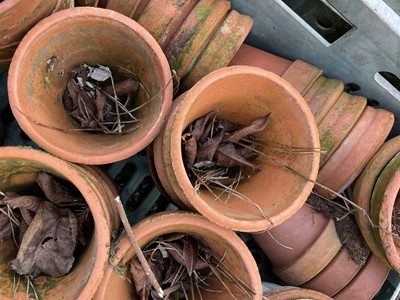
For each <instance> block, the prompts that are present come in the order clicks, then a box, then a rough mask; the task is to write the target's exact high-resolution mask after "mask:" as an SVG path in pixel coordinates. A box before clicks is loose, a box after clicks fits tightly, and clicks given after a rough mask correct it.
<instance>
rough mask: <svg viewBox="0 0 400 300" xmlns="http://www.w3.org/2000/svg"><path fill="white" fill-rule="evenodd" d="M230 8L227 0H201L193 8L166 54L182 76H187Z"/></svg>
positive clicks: (171, 64)
mask: <svg viewBox="0 0 400 300" xmlns="http://www.w3.org/2000/svg"><path fill="white" fill-rule="evenodd" d="M229 8H230V2H229V1H226V0H200V1H199V2H198V3H197V4H196V6H195V7H194V8H193V9H192V11H191V12H190V13H189V15H188V16H187V17H186V19H185V20H184V21H183V23H182V25H181V26H180V27H179V29H178V31H177V32H176V34H175V35H174V37H173V38H172V40H171V42H170V43H169V44H168V46H167V48H166V49H165V56H166V57H167V59H168V62H169V64H170V66H171V69H173V70H175V71H176V73H177V75H178V76H179V77H180V78H183V77H185V76H186V74H187V73H188V72H189V71H190V67H191V65H192V64H193V63H194V62H195V59H196V57H198V55H199V54H200V53H201V51H202V49H203V48H204V47H205V45H206V44H207V43H208V41H209V40H210V39H211V37H212V36H213V34H214V32H215V30H216V29H217V28H218V26H219V24H220V23H221V22H222V21H223V20H224V19H225V17H226V14H227V13H228V10H229Z"/></svg>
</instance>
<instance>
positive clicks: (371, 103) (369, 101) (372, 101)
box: [367, 99, 380, 107]
mask: <svg viewBox="0 0 400 300" xmlns="http://www.w3.org/2000/svg"><path fill="white" fill-rule="evenodd" d="M367 104H368V105H369V106H372V107H379V105H380V104H379V101H377V100H375V99H367Z"/></svg>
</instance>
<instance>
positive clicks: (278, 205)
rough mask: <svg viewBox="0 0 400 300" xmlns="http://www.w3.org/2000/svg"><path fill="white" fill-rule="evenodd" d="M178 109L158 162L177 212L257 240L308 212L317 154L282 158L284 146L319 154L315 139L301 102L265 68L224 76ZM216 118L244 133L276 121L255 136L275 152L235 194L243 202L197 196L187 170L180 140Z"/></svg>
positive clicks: (213, 77) (214, 76) (206, 81)
mask: <svg viewBox="0 0 400 300" xmlns="http://www.w3.org/2000/svg"><path fill="white" fill-rule="evenodd" d="M175 105H176V107H175V109H173V111H172V113H171V115H170V117H169V119H168V121H167V123H166V125H165V127H164V129H163V130H162V132H161V134H160V135H159V136H158V137H157V138H156V141H155V146H154V162H155V167H156V170H157V174H158V177H159V179H160V180H161V183H162V184H163V186H164V188H165V190H166V192H167V193H168V194H169V195H170V197H171V198H172V199H173V200H174V201H176V203H177V204H178V205H181V206H183V207H186V208H191V209H194V210H196V211H198V212H199V213H201V214H202V215H204V216H205V217H206V218H208V219H210V220H211V221H212V222H215V223H216V224H218V225H220V226H223V227H226V228H230V229H233V230H238V231H245V232H257V231H262V230H266V229H268V228H271V227H272V226H275V225H277V224H280V223H282V222H283V221H285V220H286V219H288V218H289V217H290V216H292V215H293V214H294V213H295V212H296V211H297V210H298V209H299V208H300V207H301V206H302V205H303V204H304V202H305V201H306V199H307V197H308V195H309V194H310V192H311V189H312V188H313V183H312V181H313V180H315V178H316V176H317V170H318V165H319V152H318V151H308V152H307V154H304V153H296V152H293V151H281V150H282V149H281V148H280V146H281V145H291V146H294V147H300V148H302V149H318V148H319V142H318V134H317V129H316V126H315V122H314V119H313V117H312V114H311V112H310V110H309V108H308V107H307V105H306V103H305V101H304V99H303V98H302V97H301V96H300V94H299V93H298V92H297V91H296V90H295V89H294V88H293V87H291V86H290V85H289V84H287V82H286V81H285V80H283V79H282V78H280V77H279V76H277V75H275V74H272V73H271V72H267V71H264V70H262V69H260V68H254V67H246V66H238V67H229V68H222V69H220V70H217V71H214V72H212V73H210V74H209V75H207V76H206V77H204V78H203V79H202V80H200V81H199V82H198V83H197V84H196V85H195V86H194V87H193V88H192V89H191V90H189V91H188V92H187V93H186V94H185V95H183V96H181V100H180V102H179V103H177V104H175ZM213 110H214V111H216V112H217V114H216V118H217V119H218V118H220V119H226V120H228V121H231V122H234V123H238V124H241V125H248V124H250V123H251V122H252V121H254V119H257V118H259V117H262V116H265V115H266V114H268V113H271V114H270V116H269V118H268V123H267V125H266V128H265V129H264V130H262V131H261V132H259V133H258V134H256V136H257V137H258V138H259V139H260V140H261V141H262V143H265V145H269V144H271V145H274V146H272V147H268V146H261V148H260V151H261V152H263V156H261V158H260V159H259V163H260V164H261V166H262V168H261V169H262V170H261V171H260V172H259V173H256V174H254V175H252V176H251V177H250V179H249V180H247V181H243V182H241V183H240V184H239V185H238V186H237V188H236V191H237V192H238V194H239V195H240V194H241V195H242V197H240V196H238V195H235V194H229V197H228V199H225V198H223V199H220V200H222V201H218V200H216V198H215V197H216V196H215V194H214V193H213V192H211V191H209V190H207V189H205V188H201V189H200V190H197V189H195V187H194V185H193V182H192V181H191V180H190V178H189V176H188V174H187V170H186V169H185V164H184V161H183V156H182V149H181V139H182V134H183V132H184V130H185V129H186V127H187V126H188V125H189V124H190V123H191V122H193V121H194V120H196V119H197V118H199V117H201V116H203V115H205V114H207V113H209V112H210V111H213ZM299 174H301V175H299ZM307 179H311V181H310V180H307ZM225 196H227V195H225ZM225 196H224V197H225ZM224 200H227V202H226V203H224Z"/></svg>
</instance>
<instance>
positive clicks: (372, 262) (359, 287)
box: [334, 254, 389, 300]
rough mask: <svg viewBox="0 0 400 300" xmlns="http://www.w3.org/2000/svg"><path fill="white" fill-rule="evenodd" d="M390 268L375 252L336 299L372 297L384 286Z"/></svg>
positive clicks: (356, 299)
mask: <svg viewBox="0 0 400 300" xmlns="http://www.w3.org/2000/svg"><path fill="white" fill-rule="evenodd" d="M388 274H389V269H388V268H387V267H386V266H385V264H383V263H382V262H380V260H379V259H378V258H377V257H376V256H375V255H373V254H371V255H370V256H369V257H368V260H367V262H366V263H365V265H364V266H363V267H362V269H361V270H360V271H359V272H358V274H357V275H356V276H355V277H354V278H353V280H352V281H350V283H349V284H348V285H347V286H346V287H345V288H344V289H343V290H341V291H340V292H339V293H337V294H336V295H335V296H334V298H335V300H359V299H363V300H364V299H365V300H370V299H372V298H373V297H374V296H375V295H376V294H377V293H378V292H379V290H380V289H381V288H382V285H383V284H384V283H385V280H386V278H387V276H388Z"/></svg>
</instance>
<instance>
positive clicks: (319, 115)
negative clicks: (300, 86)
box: [304, 76, 344, 126]
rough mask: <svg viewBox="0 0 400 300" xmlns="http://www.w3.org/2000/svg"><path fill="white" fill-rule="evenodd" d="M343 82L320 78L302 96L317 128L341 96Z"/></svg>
mask: <svg viewBox="0 0 400 300" xmlns="http://www.w3.org/2000/svg"><path fill="white" fill-rule="evenodd" d="M343 89H344V84H343V81H340V80H337V79H331V78H325V77H323V76H320V77H319V78H318V79H317V80H316V81H315V83H314V84H313V85H312V86H311V87H310V88H309V89H308V91H307V93H305V95H304V99H305V100H306V102H307V104H308V107H309V108H310V110H311V112H312V114H313V116H314V118H315V123H317V126H318V125H319V124H320V123H321V121H322V120H323V119H324V118H325V116H326V115H327V113H328V112H329V110H330V109H331V108H332V106H333V104H334V103H335V102H336V100H338V98H339V97H340V95H342V93H343Z"/></svg>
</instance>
